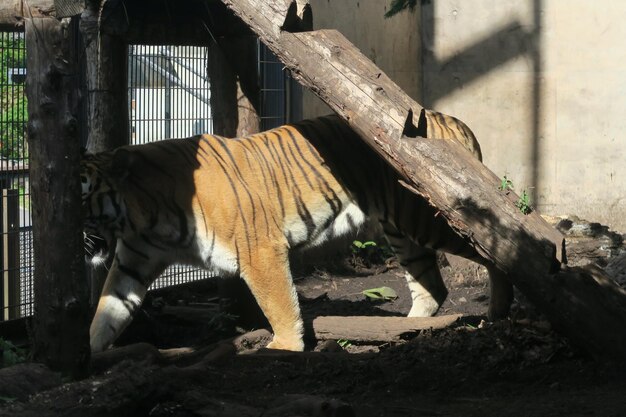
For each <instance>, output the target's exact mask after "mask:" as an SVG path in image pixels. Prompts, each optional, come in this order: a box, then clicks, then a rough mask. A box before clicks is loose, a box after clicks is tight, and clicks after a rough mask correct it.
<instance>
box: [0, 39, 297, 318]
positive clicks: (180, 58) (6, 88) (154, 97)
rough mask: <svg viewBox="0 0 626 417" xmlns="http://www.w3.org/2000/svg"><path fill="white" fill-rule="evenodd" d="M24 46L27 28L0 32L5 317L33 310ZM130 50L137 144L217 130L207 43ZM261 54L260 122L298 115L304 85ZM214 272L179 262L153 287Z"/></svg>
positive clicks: (1, 308) (0, 265) (1, 307)
mask: <svg viewBox="0 0 626 417" xmlns="http://www.w3.org/2000/svg"><path fill="white" fill-rule="evenodd" d="M25 52H26V51H25V45H24V36H23V34H22V33H19V32H0V186H1V190H2V196H1V197H2V198H1V199H0V218H1V219H0V220H1V221H0V236H1V240H0V271H2V272H1V274H2V275H1V276H0V282H1V284H2V285H0V312H1V314H0V321H2V320H9V319H15V318H19V317H24V316H29V315H32V312H33V249H32V248H33V245H32V228H31V215H30V209H31V207H30V195H29V184H28V145H27V140H26V139H27V138H26V134H27V131H26V123H27V119H28V115H27V103H26V95H25V91H24V81H25V78H26V60H25ZM128 53H129V55H128V106H129V116H130V123H129V127H130V140H131V143H132V144H140V143H146V142H151V141H156V140H162V139H165V138H170V137H174V138H176V137H178V138H180V137H188V136H192V135H195V134H198V133H211V132H212V121H211V107H210V103H209V98H210V89H209V82H208V79H207V72H206V59H207V51H206V48H200V47H188V46H185V47H182V46H164V45H161V46H153V45H130V46H129V48H128ZM258 61H259V66H258V73H259V83H260V86H261V114H260V116H261V128H262V129H269V128H271V127H275V126H278V125H281V124H283V123H285V122H287V121H291V120H292V119H293V118H297V117H298V114H299V111H298V108H297V107H295V106H293V105H292V104H291V102H292V99H291V98H292V97H293V95H294V94H299V90H298V88H297V87H294V83H293V82H292V81H291V80H290V79H289V77H288V76H287V75H286V74H285V72H284V71H283V66H282V64H281V63H280V62H279V61H278V60H277V59H276V58H275V57H274V56H273V55H272V54H271V52H270V51H269V50H268V49H267V48H265V47H264V46H263V45H262V44H260V43H259V60H258ZM294 108H295V112H292V109H294ZM209 276H210V273H208V272H207V271H205V270H200V269H197V268H191V267H188V266H182V265H176V266H173V267H171V268H169V269H168V270H167V271H165V273H164V274H163V275H162V276H161V277H160V278H159V279H158V280H157V281H156V282H155V283H154V284H153V285H152V287H151V288H160V287H164V286H169V285H176V284H179V283H183V282H188V281H191V280H197V279H202V278H206V277H209Z"/></svg>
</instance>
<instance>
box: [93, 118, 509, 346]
mask: <svg viewBox="0 0 626 417" xmlns="http://www.w3.org/2000/svg"><path fill="white" fill-rule="evenodd" d="M426 117H427V118H429V119H428V120H429V126H428V128H429V132H431V133H432V134H433V135H442V138H444V139H449V140H450V139H454V140H459V141H460V142H461V143H464V144H465V146H466V147H467V148H468V149H469V150H470V151H472V152H474V154H475V155H477V157H479V156H480V148H479V146H478V142H477V141H476V139H475V137H474V136H473V134H471V131H469V129H467V128H466V127H465V125H463V124H462V123H461V122H460V121H458V120H456V119H452V118H449V117H448V116H439V115H436V114H435V113H434V112H430V113H428V114H426ZM444 122H445V124H444ZM443 135H446V136H445V137H444V136H443ZM83 191H84V193H83V198H84V203H83V204H84V206H85V207H86V210H85V211H86V212H87V216H86V217H87V220H86V224H87V225H88V226H87V227H88V229H89V230H91V231H94V232H95V233H98V234H100V235H102V236H105V237H106V236H109V237H111V236H112V239H113V240H116V244H115V245H111V246H115V256H114V261H113V265H112V267H111V269H110V272H109V275H108V278H107V282H106V284H105V288H104V290H103V294H102V297H101V299H100V302H99V304H98V308H97V311H96V315H95V317H94V320H93V322H92V326H91V329H90V335H91V345H92V349H93V350H94V351H98V350H102V349H104V348H106V347H107V346H108V345H109V344H110V343H112V342H113V341H114V340H115V338H116V337H117V335H118V334H119V333H120V332H121V330H122V329H123V328H124V327H125V326H126V325H127V324H128V322H129V321H130V319H131V318H132V315H133V313H134V312H135V311H136V310H137V308H138V307H139V305H140V303H141V300H142V299H143V297H144V295H145V292H146V289H147V287H148V286H149V285H150V283H151V282H152V281H153V280H154V279H155V278H156V277H157V276H158V274H159V273H160V272H161V271H162V270H163V269H164V268H165V267H167V266H168V265H170V264H171V263H174V262H184V263H192V264H196V265H201V266H204V267H207V268H212V269H214V270H217V271H218V272H220V273H222V274H238V275H240V276H241V277H242V278H243V279H244V280H245V281H246V283H247V284H248V286H249V287H250V289H251V291H252V293H253V294H254V296H255V297H256V299H257V301H258V303H259V305H260V307H261V309H262V310H263V312H264V313H265V315H266V317H267V318H268V320H269V322H270V324H271V326H272V328H273V330H274V334H275V335H274V339H273V341H272V343H271V344H270V345H269V347H274V348H283V349H291V350H301V349H302V348H303V342H302V319H301V317H300V310H299V306H298V300H297V296H296V293H295V288H294V286H293V283H292V280H291V273H290V270H289V260H288V252H289V250H292V249H294V248H299V247H310V246H315V245H319V244H322V243H323V242H325V241H327V240H329V239H331V238H332V237H333V236H337V235H341V234H343V233H346V232H348V231H349V230H353V229H355V228H357V227H358V226H359V225H360V224H362V223H363V221H364V220H365V218H366V215H369V216H371V217H373V218H375V219H377V220H378V221H380V223H381V225H382V227H383V230H384V232H385V234H386V236H387V238H388V239H389V241H390V244H391V246H392V248H393V249H394V251H395V252H396V254H397V255H398V258H399V260H400V263H401V264H402V265H403V266H404V267H405V269H406V278H407V282H408V285H409V289H410V291H411V295H412V298H413V307H412V309H411V311H410V312H409V314H410V315H414V316H426V315H432V314H434V313H435V312H436V311H437V309H438V308H439V306H440V305H441V303H442V302H443V300H444V299H445V297H446V294H447V290H446V288H445V286H444V284H443V281H442V279H441V275H440V273H439V270H438V268H437V265H436V257H435V251H436V250H444V251H448V252H452V253H457V254H460V255H462V256H465V257H468V258H470V259H475V260H479V259H478V258H477V256H476V252H475V251H474V249H473V248H472V247H470V246H469V245H468V244H467V243H466V242H465V241H464V240H463V239H461V238H460V237H459V236H458V235H457V234H456V233H454V232H453V231H452V230H451V229H450V227H449V226H448V225H447V223H446V222H445V221H444V220H443V219H442V218H441V216H437V215H436V210H435V209H434V208H433V207H431V206H430V205H429V204H428V203H427V202H426V201H424V200H423V199H421V198H418V197H417V196H415V195H413V194H412V193H410V192H409V191H407V190H406V189H405V188H404V187H402V186H401V185H400V184H399V182H398V176H397V174H396V173H395V172H394V171H393V170H392V169H391V168H390V167H389V166H388V165H387V164H386V163H385V162H384V161H383V160H382V159H381V158H379V157H378V156H377V155H376V154H375V153H374V152H373V151H372V150H371V149H369V147H368V146H367V145H366V144H365V143H364V142H363V141H362V140H361V139H360V138H359V137H358V136H357V135H356V134H355V133H354V132H353V131H352V130H351V129H350V128H349V127H348V126H347V125H346V124H345V123H344V122H343V121H342V120H340V119H339V118H338V117H337V116H327V117H322V118H318V119H313V120H305V121H302V122H300V123H296V124H293V125H286V126H282V127H279V128H276V129H273V130H270V131H267V132H262V133H259V134H256V135H251V136H248V137H244V138H238V139H226V138H222V137H219V136H214V135H202V136H196V137H193V138H188V139H177V140H167V141H162V142H156V143H151V144H147V145H138V146H128V147H123V148H120V149H118V150H116V151H114V152H110V153H106V154H100V155H98V156H96V157H93V158H90V157H87V158H86V159H85V161H84V164H83ZM492 276H493V274H492ZM497 282H498V284H497V285H499V284H501V283H502V282H506V281H497ZM500 287H505V286H504V285H500ZM501 292H502V291H501ZM493 298H494V299H497V300H500V301H498V303H499V304H498V303H496V304H493V302H492V307H493V306H495V307H494V308H493V310H494V311H495V313H496V315H502V314H503V312H505V311H504V310H508V304H507V300H508V293H506V291H504V292H502V294H497V297H493ZM504 305H506V306H504ZM505 307H506V308H505ZM490 308H491V307H490Z"/></svg>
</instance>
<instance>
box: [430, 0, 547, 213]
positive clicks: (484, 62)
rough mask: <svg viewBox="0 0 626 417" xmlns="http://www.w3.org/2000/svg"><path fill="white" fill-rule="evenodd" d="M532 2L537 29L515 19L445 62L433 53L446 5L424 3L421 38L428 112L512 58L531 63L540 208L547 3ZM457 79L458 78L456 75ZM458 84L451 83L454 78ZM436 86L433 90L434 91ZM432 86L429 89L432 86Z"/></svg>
mask: <svg viewBox="0 0 626 417" xmlns="http://www.w3.org/2000/svg"><path fill="white" fill-rule="evenodd" d="M527 1H531V2H532V15H533V24H532V26H528V25H526V26H525V25H523V24H522V23H521V22H519V21H518V20H516V19H515V18H514V17H512V19H511V21H510V22H507V23H505V24H504V25H501V27H499V28H495V29H494V30H493V32H491V33H489V35H487V36H485V37H483V38H481V39H478V40H476V41H475V42H474V43H473V44H472V45H469V46H467V47H466V48H465V49H463V50H462V51H460V52H458V53H457V54H455V55H454V56H452V57H451V58H449V59H445V60H440V59H439V58H438V57H437V56H435V54H434V45H435V42H436V39H435V37H436V33H437V31H436V27H435V25H436V24H437V19H436V18H435V16H436V13H435V7H437V6H438V5H439V6H441V3H437V2H435V1H424V2H423V5H422V40H423V48H422V50H423V58H422V60H423V62H422V64H423V68H424V82H423V88H422V91H423V97H422V102H423V103H422V104H423V105H424V106H425V107H426V108H434V109H435V110H437V109H436V103H437V101H439V100H440V99H442V98H444V97H446V96H448V95H450V94H452V93H454V92H455V91H456V90H458V89H461V88H463V86H464V85H467V84H469V83H471V82H474V81H477V80H480V78H481V77H484V76H486V75H487V74H489V73H490V72H492V71H494V70H496V69H497V68H498V67H501V66H503V65H505V64H506V63H507V62H510V61H511V60H513V59H515V58H518V57H521V56H525V57H527V58H528V59H529V60H530V61H531V62H532V80H531V81H532V82H531V85H532V87H531V88H532V99H531V101H530V102H529V107H530V115H531V117H530V124H531V126H529V130H528V131H529V132H530V135H531V136H530V140H531V141H532V144H531V146H530V149H531V150H530V155H528V161H529V162H530V164H531V176H530V184H529V185H530V189H531V192H532V194H531V200H532V201H534V202H535V204H538V203H539V201H538V197H539V196H538V195H537V191H536V190H538V189H539V186H540V184H539V181H540V178H541V175H540V172H539V167H540V165H541V164H540V162H541V161H540V157H541V155H540V154H539V146H540V144H539V134H540V132H541V127H542V126H541V125H540V123H541V119H540V117H539V116H540V115H539V111H540V109H541V105H542V103H541V83H540V74H541V71H542V63H541V58H542V57H541V28H542V18H541V11H542V8H543V0H527ZM452 76H453V77H452ZM451 78H452V79H453V80H454V82H450V79H451ZM433 86H434V88H433ZM429 87H430V88H429Z"/></svg>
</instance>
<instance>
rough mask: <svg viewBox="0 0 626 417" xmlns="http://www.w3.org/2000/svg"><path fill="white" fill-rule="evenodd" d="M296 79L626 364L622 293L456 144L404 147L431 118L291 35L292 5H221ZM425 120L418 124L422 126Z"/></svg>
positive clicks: (357, 63)
mask: <svg viewBox="0 0 626 417" xmlns="http://www.w3.org/2000/svg"><path fill="white" fill-rule="evenodd" d="M222 2H223V3H224V4H226V6H227V7H228V8H230V9H231V10H232V11H233V12H234V13H235V14H236V15H237V16H239V17H240V18H241V19H242V20H243V22H244V23H245V24H247V25H248V26H249V27H250V28H251V29H252V30H253V31H254V32H255V33H256V34H257V35H258V36H259V38H260V39H261V40H262V41H263V42H264V43H265V44H266V45H267V46H268V47H269V48H270V49H271V50H272V51H273V52H274V53H275V54H276V55H277V56H278V57H279V58H280V60H281V61H282V62H283V64H285V66H286V67H287V68H288V69H289V70H290V71H291V73H292V75H293V76H294V77H295V78H296V79H297V80H298V81H299V82H300V83H301V84H303V85H304V86H306V87H308V88H309V89H311V90H312V91H313V92H314V93H316V94H317V95H318V96H319V97H320V98H321V99H322V100H324V101H325V102H326V103H327V104H328V105H329V106H330V107H331V108H332V109H333V110H334V111H335V112H336V113H337V114H338V115H339V116H341V117H342V118H343V119H344V120H346V121H347V122H348V123H349V124H350V126H351V127H352V128H353V129H354V130H355V131H356V132H357V133H359V135H360V136H361V138H362V139H363V140H364V141H365V142H366V143H367V144H368V145H369V146H370V147H371V148H372V149H373V150H374V151H376V152H377V153H378V154H379V155H380V156H381V157H382V158H384V159H385V160H386V161H387V163H389V164H390V165H391V166H392V167H393V168H394V169H395V170H396V171H397V172H398V173H399V175H400V177H401V178H402V182H403V184H404V185H405V186H406V187H407V188H408V189H409V190H411V191H413V192H414V193H416V194H417V195H419V196H421V197H422V198H425V199H427V200H428V201H429V202H430V203H431V204H432V205H433V206H435V207H437V209H438V210H439V213H438V215H441V216H444V217H445V218H446V220H447V221H448V223H449V225H450V226H451V227H452V229H453V230H455V231H456V232H457V233H459V234H460V235H462V236H464V237H465V238H466V239H467V240H468V241H469V242H470V243H472V244H473V245H474V246H475V247H476V248H477V250H478V251H479V253H480V254H481V255H482V256H483V257H484V258H485V259H487V260H489V261H491V262H493V263H494V264H495V265H496V266H497V267H498V268H500V269H501V270H503V271H505V272H506V273H508V274H509V277H510V279H511V281H512V282H513V283H514V284H515V285H516V286H517V287H518V288H519V289H520V290H521V291H522V292H523V293H524V294H525V295H526V296H527V297H528V298H529V299H530V300H531V301H532V302H533V303H535V305H536V306H537V307H538V308H540V309H541V310H542V311H544V312H545V313H546V314H547V315H548V317H549V318H550V320H551V321H552V322H553V323H554V324H555V326H556V327H557V328H559V329H560V330H561V331H562V333H564V334H565V335H567V336H569V337H570V338H571V339H572V340H573V341H574V342H576V343H577V344H579V345H580V346H583V347H584V348H586V349H588V350H589V351H590V352H592V353H594V354H596V355H597V356H606V355H608V356H611V357H613V358H618V359H620V360H626V350H624V349H623V348H622V347H623V346H626V308H625V307H624V306H625V305H626V292H624V291H623V290H621V289H620V288H619V287H617V286H616V285H614V284H612V283H611V280H610V279H609V278H607V277H605V276H603V275H602V274H601V273H599V272H597V271H594V272H593V273H591V274H590V273H587V272H584V271H562V270H561V264H563V263H565V262H566V259H565V251H564V240H563V237H562V235H561V234H560V233H559V232H557V231H556V230H554V229H553V228H552V227H551V226H550V225H549V224H547V223H546V222H545V221H544V220H543V219H542V218H541V216H539V214H538V213H531V214H529V215H524V214H522V213H521V212H520V211H519V210H518V208H517V207H516V206H515V201H516V200H517V199H518V197H517V196H516V195H515V194H514V193H513V192H504V191H501V190H499V189H498V185H499V180H498V178H497V177H496V176H495V175H494V174H493V173H492V172H491V171H489V169H487V168H486V167H485V166H484V165H482V164H480V163H479V162H477V161H476V160H474V159H472V158H471V157H470V156H469V155H468V153H467V152H465V150H464V149H462V147H461V146H460V145H459V144H457V143H454V142H450V141H442V140H434V139H424V138H407V137H406V136H413V135H415V134H416V133H418V132H424V131H427V126H423V125H421V126H420V122H421V123H424V122H425V121H426V122H427V121H428V115H429V113H428V111H424V109H423V108H422V106H420V105H419V104H418V103H417V102H415V101H414V100H412V99H411V98H410V97H408V96H407V95H406V94H405V93H404V92H403V91H402V90H401V89H400V88H399V87H398V86H397V85H396V84H395V83H393V81H391V80H390V79H389V77H387V76H386V75H385V74H384V73H383V72H382V71H381V70H380V69H379V68H378V67H377V66H376V65H374V64H373V63H372V62H371V61H369V59H367V58H366V57H365V56H364V55H363V54H362V53H361V52H359V50H358V49H357V48H356V47H355V46H354V45H352V44H351V43H350V42H349V41H348V40H347V39H345V38H344V37H343V36H342V35H341V34H340V33H338V32H337V31H334V30H320V31H314V32H301V33H291V32H288V31H287V30H289V29H292V28H298V27H303V26H304V25H297V24H294V19H293V15H294V13H295V10H296V4H295V2H289V1H286V0H222ZM420 116H422V117H420Z"/></svg>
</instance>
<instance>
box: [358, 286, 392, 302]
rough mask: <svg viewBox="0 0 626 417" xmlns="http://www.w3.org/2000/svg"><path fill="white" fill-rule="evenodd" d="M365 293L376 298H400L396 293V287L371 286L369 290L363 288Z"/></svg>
mask: <svg viewBox="0 0 626 417" xmlns="http://www.w3.org/2000/svg"><path fill="white" fill-rule="evenodd" d="M363 295H365V296H366V297H369V298H373V299H375V300H381V299H382V300H394V299H396V298H398V294H396V292H395V291H394V289H393V288H389V287H380V288H370V289H369V290H363Z"/></svg>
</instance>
